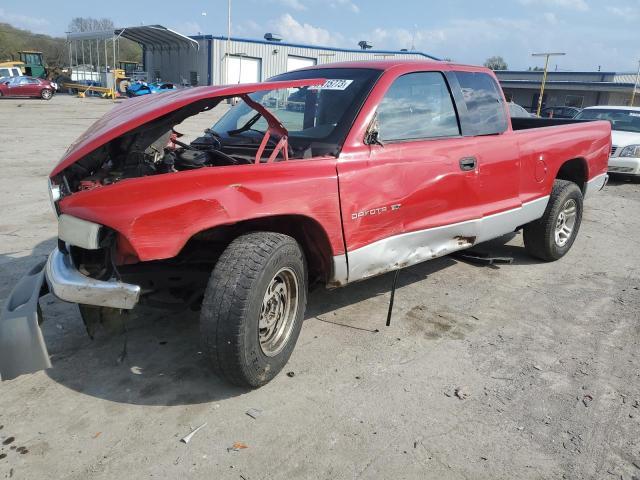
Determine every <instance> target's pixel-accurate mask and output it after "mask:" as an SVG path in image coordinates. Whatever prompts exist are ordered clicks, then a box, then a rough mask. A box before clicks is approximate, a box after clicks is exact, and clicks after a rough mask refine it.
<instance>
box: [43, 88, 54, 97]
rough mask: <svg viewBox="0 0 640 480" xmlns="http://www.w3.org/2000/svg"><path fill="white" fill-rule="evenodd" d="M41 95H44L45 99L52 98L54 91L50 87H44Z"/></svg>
mask: <svg viewBox="0 0 640 480" xmlns="http://www.w3.org/2000/svg"><path fill="white" fill-rule="evenodd" d="M40 97H42V99H43V100H51V97H53V92H52V91H51V90H49V89H48V88H43V89H42V91H41V92H40Z"/></svg>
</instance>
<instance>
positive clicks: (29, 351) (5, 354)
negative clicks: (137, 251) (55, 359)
mask: <svg viewBox="0 0 640 480" xmlns="http://www.w3.org/2000/svg"><path fill="white" fill-rule="evenodd" d="M45 280H46V286H45ZM47 286H48V289H47ZM47 292H51V293H53V295H55V296H56V297H58V298H59V299H60V300H64V301H66V302H72V303H82V304H86V305H95V306H99V307H111V308H122V309H131V308H133V307H134V306H135V305H136V304H137V303H138V299H139V298H140V286H139V285H133V284H130V283H123V282H120V281H118V280H109V281H104V280H96V279H94V278H90V277H87V276H86V275H83V274H82V273H81V272H80V271H79V270H78V269H77V268H76V266H75V265H74V264H73V260H72V259H71V256H70V255H69V254H68V253H63V252H61V251H60V250H59V249H55V250H54V251H53V252H51V254H50V255H49V259H48V260H47V262H46V265H45V264H44V263H42V264H39V265H37V266H36V267H34V268H33V269H31V271H30V272H29V273H28V274H27V275H25V276H24V277H23V278H22V280H20V282H18V284H17V285H16V286H15V288H14V289H13V290H12V292H11V294H10V295H9V298H8V299H7V301H6V303H5V305H4V308H3V309H2V313H1V314H0V380H9V379H11V378H15V377H17V376H19V375H22V374H25V373H33V372H37V371H38V370H44V369H47V368H51V362H50V360H49V354H48V352H47V346H46V344H45V342H44V337H43V335H42V331H41V330H40V323H41V322H42V318H41V315H40V310H39V305H38V299H39V298H40V296H41V295H44V294H46V293H47Z"/></svg>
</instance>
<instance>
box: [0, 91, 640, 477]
mask: <svg viewBox="0 0 640 480" xmlns="http://www.w3.org/2000/svg"><path fill="white" fill-rule="evenodd" d="M112 106H113V103H112V102H110V101H107V100H101V99H89V98H87V99H77V98H73V97H68V96H62V95H61V96H58V97H56V98H54V99H53V100H51V101H50V102H45V101H39V100H2V101H0V118H2V119H3V120H4V121H3V126H2V129H1V130H0V132H1V133H0V138H1V140H2V141H1V142H0V145H2V147H1V148H2V159H1V165H2V175H0V194H1V195H2V198H4V201H3V205H4V208H3V209H2V216H1V217H0V266H1V268H0V300H2V301H3V302H4V299H5V298H6V297H7V296H8V294H9V292H10V290H11V288H12V286H13V285H14V284H15V282H16V281H17V280H18V279H19V278H20V277H21V276H22V275H23V273H25V272H26V271H27V270H28V269H29V268H30V267H31V266H32V265H34V264H36V263H37V262H39V261H41V260H42V259H44V258H45V256H46V255H47V254H48V253H49V251H50V250H51V249H52V248H53V247H54V245H55V236H56V224H55V221H54V216H53V214H52V212H51V209H50V206H49V201H48V197H47V192H46V176H47V174H48V172H49V171H50V170H51V168H52V167H53V165H54V164H55V162H56V161H57V160H58V159H59V158H60V156H61V155H62V154H63V152H64V151H65V149H66V148H67V146H68V145H69V144H70V143H71V142H72V141H73V140H74V139H75V138H76V137H77V136H78V135H79V134H80V133H82V131H84V129H85V128H87V127H88V126H89V125H90V124H91V123H92V122H93V121H94V120H95V119H96V118H98V117H99V116H101V115H102V114H103V113H105V112H106V111H108V110H109V109H110V108H111V107H112ZM198 122H200V123H199V124H198V123H193V124H192V125H191V127H193V128H195V129H196V130H197V129H201V128H202V127H203V126H204V125H205V124H208V123H209V122H210V120H207V119H205V121H204V122H203V121H202V120H200V119H199V120H198ZM585 208H586V212H585V217H584V220H583V224H582V229H581V231H580V234H579V237H578V239H577V241H576V243H575V245H574V247H573V249H572V250H571V252H570V253H569V254H568V255H567V256H566V257H565V258H563V259H562V260H561V261H559V262H556V263H549V264H544V263H540V262H537V261H533V260H531V259H530V258H528V257H527V256H526V255H525V254H524V251H523V247H522V236H521V235H515V236H513V237H512V238H508V239H503V240H502V241H500V242H492V243H491V244H490V245H488V246H487V247H486V248H487V249H488V250H490V251H492V252H494V253H497V254H501V255H512V256H513V257H514V258H515V262H514V263H513V264H512V265H501V266H496V267H483V266H477V265H472V264H468V263H464V262H460V261H458V260H455V259H454V258H451V257H445V258H441V259H437V260H434V261H431V262H427V263H425V264H422V265H418V266H415V267H412V268H409V269H406V270H403V271H402V272H401V274H400V281H399V288H398V290H397V292H396V307H395V311H394V317H393V322H392V325H391V327H388V328H387V327H385V326H384V322H385V317H386V309H387V305H388V301H389V289H390V286H391V281H392V275H385V276H382V277H378V278H375V279H372V280H370V281H367V282H364V283H360V284H356V285H353V286H350V287H346V288H344V289H341V290H336V291H332V292H325V291H321V292H315V293H314V294H313V295H312V296H311V300H310V305H309V309H308V314H307V320H306V322H305V324H304V327H303V330H302V334H301V336H300V340H299V342H298V345H297V348H296V350H295V352H294V354H293V356H292V358H291V360H290V362H289V364H288V366H287V367H286V370H285V372H286V371H291V372H294V373H295V375H294V376H292V377H289V376H287V375H285V372H283V373H282V374H281V375H279V376H278V377H277V378H276V379H275V380H274V381H273V382H271V383H270V384H269V385H267V386H266V387H263V388H261V389H259V390H256V391H246V390H242V389H238V388H232V387H229V386H228V385H226V384H225V383H223V382H221V381H220V380H218V379H217V378H216V377H215V376H214V375H213V374H212V373H211V372H210V370H209V369H208V366H207V364H206V362H205V359H204V358H203V355H202V354H201V353H200V349H199V346H198V328H197V316H195V315H193V316H189V315H184V314H180V315H175V314H173V315H172V314H163V315H157V314H156V313H155V312H151V311H140V313H139V317H138V318H137V319H136V320H134V321H133V322H132V324H131V325H130V328H129V332H128V334H127V337H126V339H127V351H128V355H127V356H126V358H125V359H124V361H123V362H121V363H118V358H119V357H120V355H121V353H122V351H123V345H124V341H125V338H124V337H123V336H107V335H104V334H103V335H101V336H99V337H98V338H96V340H94V341H91V340H89V338H88V337H87V336H86V334H85V332H84V327H83V325H82V323H81V320H80V316H79V314H78V312H77V309H76V307H75V306H73V305H69V304H64V303H62V302H59V301H57V300H55V299H54V298H53V297H51V296H47V297H44V298H43V299H42V300H41V303H42V307H43V310H44V313H45V318H46V321H45V323H44V324H43V329H44V333H45V337H46V339H47V343H48V345H49V351H50V353H51V356H52V360H53V363H54V366H55V368H53V369H51V370H49V371H47V372H40V373H37V374H33V375H27V376H23V377H20V378H18V379H15V380H12V381H8V382H3V383H2V384H1V385H0V478H15V479H23V478H24V479H27V478H28V479H38V478H72V479H86V478H98V479H113V478H151V477H153V478H216V479H218V478H223V479H226V478H229V479H262V478H271V479H291V478H321V479H342V478H345V479H347V478H370V479H374V478H375V479H377V478H394V479H401V478H420V479H425V478H428V479H458V478H466V479H518V478H534V479H542V478H545V479H547V478H553V479H558V478H568V479H579V478H589V479H591V478H592V479H608V478H611V479H620V478H622V479H625V480H627V479H628V480H631V479H632V478H634V477H638V478H640V353H639V352H640V350H639V347H640V313H639V312H640V291H639V288H640V255H639V254H638V239H639V238H640V185H636V184H631V183H628V182H625V181H621V180H616V181H612V182H610V184H609V186H607V187H606V189H605V190H604V191H603V192H601V194H600V195H597V196H594V197H592V198H591V199H590V200H588V201H587V202H586V206H585ZM456 391H457V392H458V395H456ZM460 397H461V398H460ZM250 408H255V409H259V410H261V414H260V415H259V416H257V418H256V419H253V418H251V417H250V416H248V415H246V413H245V412H246V411H247V410H248V409H250ZM205 422H206V423H207V425H206V426H205V427H204V428H203V429H202V430H200V431H199V432H198V433H197V434H196V435H195V436H194V437H193V439H192V441H191V442H190V443H189V444H188V445H185V444H183V443H180V442H179V439H180V438H181V437H182V436H184V435H186V434H187V433H189V431H190V430H191V428H195V427H197V426H199V425H202V424H204V423H205ZM12 438H15V440H14V441H13V442H11V443H10V441H11V439H12ZM236 442H242V443H243V444H245V445H246V446H247V448H246V449H239V450H238V451H234V450H232V449H231V447H232V446H233V445H234V443H236ZM14 447H16V448H14ZM21 447H24V448H21Z"/></svg>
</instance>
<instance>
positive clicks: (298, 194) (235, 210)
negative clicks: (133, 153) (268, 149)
mask: <svg viewBox="0 0 640 480" xmlns="http://www.w3.org/2000/svg"><path fill="white" fill-rule="evenodd" d="M335 162H336V159H335V158H326V159H324V158H323V159H313V160H290V161H286V162H275V163H269V164H259V165H253V164H252V165H241V166H229V167H205V168H201V169H199V170H191V171H183V172H176V173H169V174H163V175H155V176H149V177H143V178H135V179H128V180H123V181H121V182H119V183H116V184H112V185H109V186H105V187H99V188H95V189H93V190H88V191H83V192H78V193H76V194H74V195H71V196H69V197H67V198H65V199H63V200H62V201H61V202H60V204H59V205H60V210H61V212H62V213H66V214H69V215H73V216H76V217H78V218H82V219H84V220H89V221H91V222H95V223H99V224H101V225H106V226H108V227H110V228H112V229H113V230H115V231H117V232H118V233H119V234H121V235H122V236H123V237H124V238H125V239H126V240H127V243H128V244H129V245H130V246H131V248H132V250H133V251H134V252H135V254H136V255H137V257H138V258H139V259H140V260H142V261H149V260H161V259H166V258H172V257H174V256H175V255H177V254H178V253H179V252H180V250H181V249H182V248H183V247H184V245H185V244H186V243H187V241H188V240H189V239H190V238H191V237H192V236H193V235H195V234H196V233H198V232H201V231H204V230H208V229H211V228H214V227H216V226H221V225H231V224H234V223H238V222H243V221H247V220H254V219H260V218H263V217H272V216H278V215H300V216H304V217H309V218H311V219H313V220H315V221H316V222H317V223H318V224H319V225H320V226H321V227H322V228H323V229H324V230H325V232H326V233H327V237H328V238H329V243H330V244H331V248H332V254H333V255H340V254H343V253H344V242H343V238H342V228H341V220H340V208H339V199H338V181H337V174H336V168H335Z"/></svg>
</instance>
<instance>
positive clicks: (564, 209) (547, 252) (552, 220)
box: [524, 180, 582, 262]
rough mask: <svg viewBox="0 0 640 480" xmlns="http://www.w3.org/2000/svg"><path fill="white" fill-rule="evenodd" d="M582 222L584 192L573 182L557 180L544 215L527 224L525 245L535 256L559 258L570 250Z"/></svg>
mask: <svg viewBox="0 0 640 480" xmlns="http://www.w3.org/2000/svg"><path fill="white" fill-rule="evenodd" d="M581 222H582V191H581V190H580V188H579V187H578V186H577V185H576V184H575V183H573V182H569V181H567V180H556V181H555V182H554V184H553V190H552V191H551V196H550V198H549V203H548V204H547V208H546V210H545V212H544V215H543V216H542V217H541V218H539V219H538V220H536V221H534V222H531V223H528V224H527V225H525V226H524V247H525V250H526V251H527V253H528V254H529V255H531V256H533V257H536V258H539V259H540V260H544V261H547V262H551V261H554V260H558V259H560V258H562V257H563V256H565V255H566V253H567V252H568V251H569V250H570V249H571V246H572V245H573V242H574V241H575V239H576V236H577V235H578V230H579V229H580V224H581Z"/></svg>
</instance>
